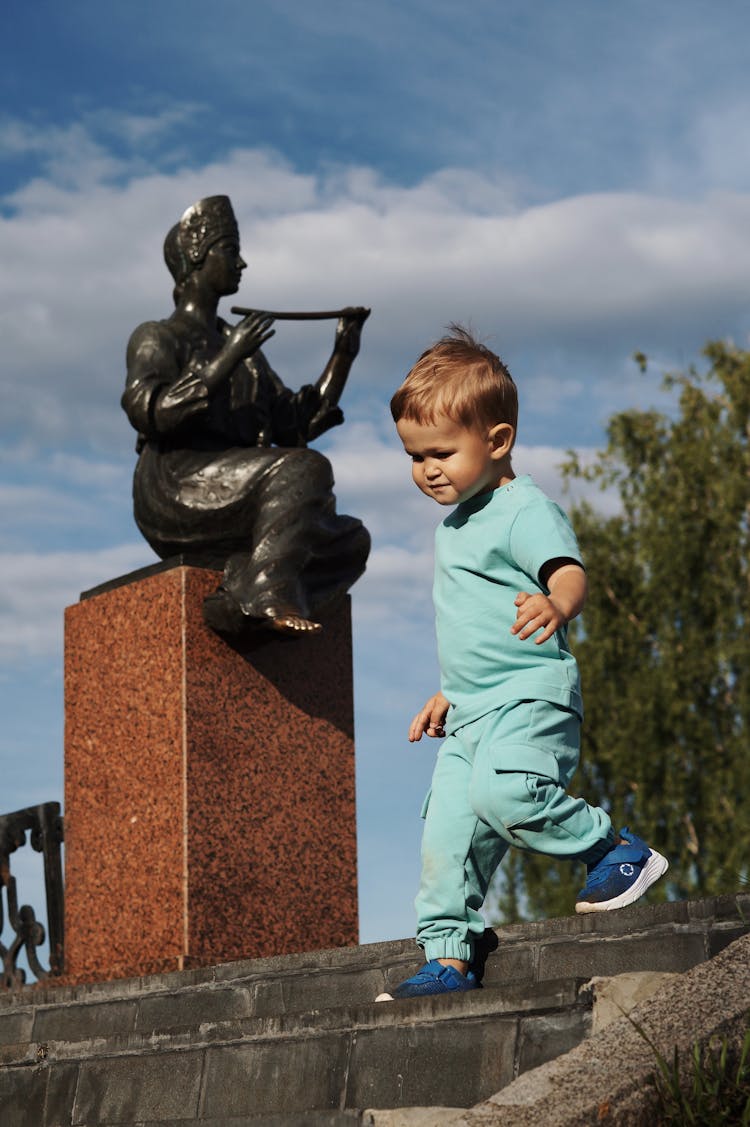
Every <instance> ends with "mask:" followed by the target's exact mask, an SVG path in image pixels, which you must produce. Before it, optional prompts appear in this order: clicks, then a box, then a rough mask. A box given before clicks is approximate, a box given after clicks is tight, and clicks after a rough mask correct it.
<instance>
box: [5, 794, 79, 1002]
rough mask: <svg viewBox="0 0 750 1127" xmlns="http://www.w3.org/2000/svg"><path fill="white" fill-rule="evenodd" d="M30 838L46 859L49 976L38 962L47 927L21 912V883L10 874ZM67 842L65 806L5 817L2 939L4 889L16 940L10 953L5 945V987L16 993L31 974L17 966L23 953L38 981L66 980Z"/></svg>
mask: <svg viewBox="0 0 750 1127" xmlns="http://www.w3.org/2000/svg"><path fill="white" fill-rule="evenodd" d="M27 834H29V841H30V844H31V847H32V849H35V850H36V851H37V853H41V854H42V855H43V860H44V886H45V891H46V895H47V928H48V930H49V948H50V959H49V962H50V965H49V970H45V969H44V967H43V966H42V965H41V963H40V962H39V959H38V957H37V950H38V948H39V947H41V945H42V943H44V939H45V931H44V926H43V924H41V923H40V922H39V920H37V918H36V914H35V912H34V909H33V908H32V907H31V906H30V905H29V904H23V905H22V906H21V908H19V907H18V893H17V890H16V878H15V877H14V876H13V874H12V873H11V871H10V857H11V854H12V853H15V852H16V850H17V849H19V848H20V847H21V846H23V845H26V835H27ZM62 840H63V819H62V815H61V814H60V803H59V802H44V803H42V804H41V805H40V806H29V807H27V808H26V809H25V810H16V811H15V813H13V814H0V935H2V933H3V929H4V927H5V916H4V908H3V895H2V892H3V889H5V901H6V903H7V908H8V922H9V924H10V926H11V928H12V930H13V932H14V934H15V938H14V939H13V941H12V942H11V944H10V946H9V947H6V946H5V945H4V944H3V943H2V941H0V959H2V977H1V978H0V987H4V988H5V989H9V990H12V989H15V988H16V987H18V986H23V984H24V982H25V981H26V972H25V971H24V970H23V968H22V967H19V966H18V965H17V963H18V957H19V955H20V954H21V952H24V953H25V955H26V958H27V960H28V964H29V968H30V970H31V972H32V974H34V975H36V977H37V978H38V979H45V978H50V977H51V976H54V975H58V974H62V970H63V929H64V915H63V909H64V894H63V875H62V861H61V857H60V845H61V843H62Z"/></svg>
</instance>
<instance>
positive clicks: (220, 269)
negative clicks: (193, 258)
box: [200, 238, 247, 297]
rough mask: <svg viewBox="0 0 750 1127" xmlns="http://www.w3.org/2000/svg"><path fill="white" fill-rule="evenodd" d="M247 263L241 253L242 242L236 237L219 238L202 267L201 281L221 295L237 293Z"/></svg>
mask: <svg viewBox="0 0 750 1127" xmlns="http://www.w3.org/2000/svg"><path fill="white" fill-rule="evenodd" d="M246 265H247V263H246V262H245V261H244V260H243V259H242V257H241V255H240V244H239V243H238V242H237V240H236V239H232V238H226V239H219V241H218V243H214V245H213V246H212V247H211V248H210V249H209V251H208V253H207V255H206V257H205V259H204V260H203V265H202V266H201V267H200V277H201V282H202V284H203V285H208V286H210V287H211V289H212V290H213V291H214V293H217V294H218V295H219V296H220V297H224V296H226V295H227V294H232V293H237V290H238V289H239V288H240V278H241V277H242V271H243V270H244V269H245V266H246Z"/></svg>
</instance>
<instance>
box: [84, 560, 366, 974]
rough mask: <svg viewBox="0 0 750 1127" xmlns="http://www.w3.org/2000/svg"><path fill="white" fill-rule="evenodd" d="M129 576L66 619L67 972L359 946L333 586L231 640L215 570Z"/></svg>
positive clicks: (350, 775) (340, 608) (345, 609)
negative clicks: (313, 626)
mask: <svg viewBox="0 0 750 1127" xmlns="http://www.w3.org/2000/svg"><path fill="white" fill-rule="evenodd" d="M127 579H128V580H129V581H128V582H124V583H122V584H121V585H110V589H106V590H103V591H101V593H98V594H93V596H92V597H83V598H82V600H81V602H80V603H78V604H76V605H75V606H73V607H69V608H68V609H67V611H66V617H65V825H66V910H65V924H66V978H67V979H68V980H73V981H90V980H100V979H109V978H118V977H129V976H133V975H143V974H152V973H160V972H164V971H168V970H180V969H185V968H189V967H194V966H201V965H208V964H213V963H218V962H223V961H225V960H229V959H238V958H246V957H257V956H268V955H281V954H289V953H292V952H302V951H310V950H315V949H320V948H327V947H338V946H348V945H351V944H356V942H357V939H358V927H357V878H356V828H355V795H354V743H353V714H352V713H353V710H352V660H351V625H350V614H349V601H348V599H346V600H342V601H341V602H340V603H338V604H337V605H336V606H335V607H334V608H332V610H331V611H330V613H329V614H328V615H327V616H324V618H323V622H324V627H325V629H324V632H323V633H322V634H321V635H319V636H317V637H312V638H306V639H287V638H283V637H281V636H275V635H273V634H271V633H270V632H268V631H264V632H262V633H261V632H258V633H256V634H253V635H252V636H250V637H249V638H248V639H247V641H246V642H244V643H242V644H237V645H233V644H229V643H228V642H227V641H225V640H224V639H222V638H221V637H219V636H218V635H217V634H215V633H213V631H211V630H209V629H208V628H207V627H206V626H205V625H204V623H203V620H202V616H201V606H202V601H203V598H204V597H205V595H206V594H207V593H208V592H210V591H212V590H214V589H215V588H216V586H217V584H218V582H219V579H220V574H219V573H217V572H215V571H210V570H206V569H202V568H196V567H189V566H175V567H171V568H169V567H168V568H164V567H163V566H157V567H155V568H153V569H146V573H135V574H134V576H133V577H127Z"/></svg>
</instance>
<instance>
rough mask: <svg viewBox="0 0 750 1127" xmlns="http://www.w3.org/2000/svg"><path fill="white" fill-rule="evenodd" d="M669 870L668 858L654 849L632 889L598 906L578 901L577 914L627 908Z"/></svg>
mask: <svg viewBox="0 0 750 1127" xmlns="http://www.w3.org/2000/svg"><path fill="white" fill-rule="evenodd" d="M668 868H669V862H668V861H667V859H666V857H662V855H661V853H657V852H656V850H655V849H652V850H651V853H650V855H649V859H648V861H647V862H646V864H645V865H644V866H643V869H642V870H641V874H640V876H639V877H638V880H637V881H635V882H634V883H633V884H631V886H630V888H628V889H626V891H625V892H621V893H620V895H619V896H614V897H613V898H612V899H611V900H601V901H599V903H596V904H593V903H591V901H589V900H577V901H576V912H612V911H614V909H615V908H627V906H628V904H633V903H635V901H636V900H639V899H640V898H641V896H643V894H644V892H645V891H646V890H647V889H649V888H650V887H651V885H652V884H655V882H656V881H657V880H658V879H659V877H661V876H664V873H666V871H667V869H668Z"/></svg>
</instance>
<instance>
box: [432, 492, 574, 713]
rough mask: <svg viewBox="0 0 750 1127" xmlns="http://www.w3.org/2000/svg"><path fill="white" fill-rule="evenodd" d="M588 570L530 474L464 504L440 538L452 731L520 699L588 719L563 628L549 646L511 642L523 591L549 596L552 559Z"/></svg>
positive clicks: (440, 612)
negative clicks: (546, 575) (543, 574)
mask: <svg viewBox="0 0 750 1127" xmlns="http://www.w3.org/2000/svg"><path fill="white" fill-rule="evenodd" d="M561 557H567V558H568V559H572V560H576V561H577V562H579V563H580V562H581V553H580V549H579V547H578V543H577V541H576V537H575V533H574V532H573V529H572V527H571V525H570V522H569V521H568V518H567V517H566V515H565V513H564V512H563V511H562V509H561V508H560V507H559V505H556V504H555V502H554V501H551V500H550V499H549V498H548V497H547V496H545V494H544V493H543V492H542V491H541V489H539V487H538V486H537V485H535V484H534V482H533V481H532V480H531V478H530V477H529V475H528V474H524V475H522V476H521V477H517V478H515V479H514V480H513V481H511V482H510V483H509V484H508V485H503V486H501V487H500V488H499V489H494V490H492V491H491V492H489V493H482V494H480V495H479V496H478V497H472V498H471V499H470V500H469V501H464V502H463V503H462V504H460V505H458V506H457V507H456V508H455V509H454V510H453V512H451V513H450V514H449V515H448V516H447V517H446V518H445V520H444V521H443V522H442V524H440V525H439V526H438V529H437V532H436V534H435V585H434V589H433V596H434V600H435V622H436V629H437V642H438V656H439V660H440V670H441V686H440V687H441V690H442V692H443V693H444V695H445V696H446V698H447V699H448V700H449V701H450V702H451V705H452V708H451V709H450V710H449V712H448V718H447V728H448V730H449V731H455V730H456V728H458V727H460V726H461V725H462V724H467V723H469V722H470V721H472V720H477V719H478V718H479V717H480V716H484V715H486V714H487V713H488V712H491V711H493V710H494V709H496V708H499V707H500V706H501V705H503V704H506V703H508V702H509V701H513V700H546V701H550V702H552V703H553V704H560V705H562V706H563V707H565V708H571V709H573V710H574V711H575V712H577V713H578V714H579V715H581V716H582V715H583V703H582V700H581V689H580V680H579V676H578V666H577V664H576V660H575V658H574V657H573V655H572V654H571V652H570V650H569V648H568V638H567V630H566V629H565V628H561V629H560V630H558V631H557V633H556V634H554V635H553V636H552V637H551V638H548V639H547V641H546V642H543V643H542V645H540V646H537V645H536V644H535V642H534V636H533V635H532V637H530V638H527V639H525V640H524V641H521V640H520V639H519V638H518V637H517V635H515V634H511V632H510V628H511V626H512V625H513V623H514V622H515V620H516V607H515V605H514V600H515V597H516V595H517V594H518V592H519V591H528V592H529V593H530V594H533V593H535V592H539V591H541V592H543V593H544V594H549V591H548V589H547V588H546V587H545V586H544V585H543V584H542V582H541V580H540V578H539V572H540V571H541V569H542V568H543V566H544V564H546V563H547V562H548V561H549V560H553V559H558V558H561Z"/></svg>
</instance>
